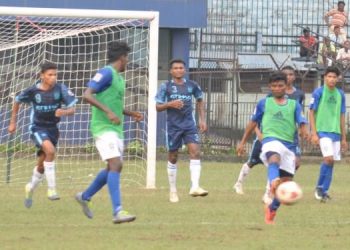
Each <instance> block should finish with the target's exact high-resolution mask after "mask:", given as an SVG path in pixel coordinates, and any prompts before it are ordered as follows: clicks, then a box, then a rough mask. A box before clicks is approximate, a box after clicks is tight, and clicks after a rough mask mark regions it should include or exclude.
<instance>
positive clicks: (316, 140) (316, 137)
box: [311, 134, 320, 145]
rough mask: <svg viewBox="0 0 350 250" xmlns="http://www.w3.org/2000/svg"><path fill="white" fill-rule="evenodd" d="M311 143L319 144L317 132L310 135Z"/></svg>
mask: <svg viewBox="0 0 350 250" xmlns="http://www.w3.org/2000/svg"><path fill="white" fill-rule="evenodd" d="M311 143H312V144H314V145H319V144H320V138H318V135H317V134H313V135H311Z"/></svg>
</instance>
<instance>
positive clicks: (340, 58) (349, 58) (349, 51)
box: [337, 40, 350, 67]
mask: <svg viewBox="0 0 350 250" xmlns="http://www.w3.org/2000/svg"><path fill="white" fill-rule="evenodd" d="M343 46H344V48H343V49H340V50H339V51H338V55H337V62H339V63H340V65H341V66H342V67H347V66H348V65H349V63H350V41H349V40H346V41H345V42H344V44H343Z"/></svg>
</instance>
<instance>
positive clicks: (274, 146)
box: [260, 141, 295, 175]
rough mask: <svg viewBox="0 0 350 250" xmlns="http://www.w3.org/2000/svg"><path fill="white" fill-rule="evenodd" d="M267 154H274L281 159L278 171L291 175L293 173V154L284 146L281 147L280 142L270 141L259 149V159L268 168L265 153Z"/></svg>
mask: <svg viewBox="0 0 350 250" xmlns="http://www.w3.org/2000/svg"><path fill="white" fill-rule="evenodd" d="M267 152H276V153H278V154H279V155H280V157H281V162H280V169H282V170H284V171H286V172H288V173H290V174H293V175H294V173H295V153H294V152H293V151H291V150H289V149H288V148H287V147H286V146H284V145H283V143H282V142H280V141H270V142H267V143H264V145H263V146H262V149H261V154H260V159H261V160H262V162H263V163H264V164H265V166H268V165H269V164H268V162H267V157H266V153H267Z"/></svg>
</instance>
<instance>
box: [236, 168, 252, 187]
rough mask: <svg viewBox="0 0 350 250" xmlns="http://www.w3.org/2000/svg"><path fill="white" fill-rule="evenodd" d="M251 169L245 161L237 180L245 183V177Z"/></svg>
mask: <svg viewBox="0 0 350 250" xmlns="http://www.w3.org/2000/svg"><path fill="white" fill-rule="evenodd" d="M249 170H250V167H249V166H248V164H247V163H244V164H243V166H242V168H241V171H240V172H239V176H238V179H237V182H239V183H243V181H244V179H245V178H246V177H247V175H248V174H249Z"/></svg>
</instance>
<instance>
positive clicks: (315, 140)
mask: <svg viewBox="0 0 350 250" xmlns="http://www.w3.org/2000/svg"><path fill="white" fill-rule="evenodd" d="M309 122H310V129H311V142H312V143H313V144H315V145H318V144H319V142H320V139H319V137H318V135H317V131H316V124H315V111H314V110H312V109H311V110H310V112H309Z"/></svg>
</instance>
